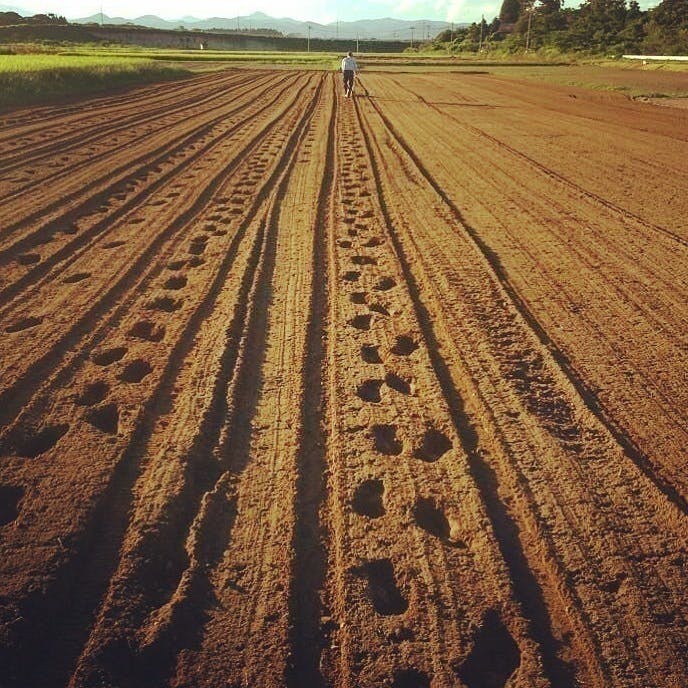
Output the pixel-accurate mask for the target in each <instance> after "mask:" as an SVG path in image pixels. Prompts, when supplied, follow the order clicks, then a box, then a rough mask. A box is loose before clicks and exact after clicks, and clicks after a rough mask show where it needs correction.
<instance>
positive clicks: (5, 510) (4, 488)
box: [0, 485, 24, 528]
mask: <svg viewBox="0 0 688 688" xmlns="http://www.w3.org/2000/svg"><path fill="white" fill-rule="evenodd" d="M23 496H24V488H23V487H15V486H14V485H0V528H1V527H2V526H6V525H9V524H10V523H12V521H16V520H17V517H18V516H19V504H20V502H21V500H22V497H23Z"/></svg>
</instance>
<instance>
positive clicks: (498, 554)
mask: <svg viewBox="0 0 688 688" xmlns="http://www.w3.org/2000/svg"><path fill="white" fill-rule="evenodd" d="M572 94H574V95H576V98H571V97H570V96H571V95H572ZM0 124H1V126H0V147H2V150H3V156H2V159H1V160H0V323H1V324H0V334H1V336H0V358H1V360H2V370H1V373H2V374H1V375H0V667H2V669H1V671H2V675H1V676H0V684H2V686H3V687H4V688H34V686H41V687H45V688H63V687H64V686H69V688H91V687H92V686H106V685H107V686H115V685H116V686H131V687H139V686H140V687H143V686H155V687H156V688H183V687H184V688H191V687H193V688H217V686H231V687H232V688H238V687H239V686H261V687H265V688H278V687H281V686H284V687H286V688H303V687H304V686H309V687H310V686H313V687H314V688H324V687H325V686H331V687H332V688H358V687H361V688H374V687H377V686H393V687H398V688H416V687H422V688H429V687H430V686H432V688H450V687H452V688H453V687H454V686H464V687H467V688H479V687H490V688H507V687H515V686H524V687H525V686H537V687H538V688H544V687H545V686H550V687H551V688H573V687H574V686H586V687H587V686H591V687H593V688H606V687H607V686H623V687H624V688H630V687H632V688H645V687H646V686H664V685H672V686H673V685H676V686H680V685H686V683H687V682H688V661H687V659H686V658H687V657H688V631H687V630H686V629H688V606H687V602H686V600H687V599H688V584H687V583H686V569H687V567H688V547H687V546H686V541H685V533H686V530H687V528H688V478H686V475H687V473H686V470H685V468H686V465H687V460H688V454H687V453H686V446H688V434H687V430H686V428H688V411H687V409H688V397H687V396H686V394H687V391H686V390H687V389H688V386H687V385H686V384H685V382H686V380H685V370H686V369H687V368H688V355H687V354H686V344H687V343H688V337H687V335H686V332H687V331H688V330H687V326H688V305H687V304H688V272H687V271H686V265H688V254H687V251H688V224H687V223H686V218H687V217H688V197H687V196H686V194H684V193H681V192H682V190H683V189H684V187H688V171H687V170H686V167H685V160H686V159H687V158H688V141H687V140H686V139H687V137H686V135H685V131H686V128H685V124H686V121H685V114H682V113H681V111H679V110H675V111H673V110H670V109H669V108H655V107H652V106H648V105H645V104H641V103H632V102H630V101H628V100H626V99H625V98H623V97H621V96H619V95H618V94H608V93H601V92H596V93H591V92H586V91H583V90H579V89H575V88H573V87H567V88H564V87H554V86H543V85H539V84H535V83H533V82H528V83H525V82H516V81H512V80H506V79H498V78H496V77H493V76H491V75H489V74H480V75H478V74H459V73H455V74H450V73H443V74H439V73H438V74H419V73H415V74H411V73H408V74H402V73H387V74H384V73H365V72H364V73H363V74H362V77H361V79H360V82H359V87H357V93H356V97H354V98H353V99H345V98H343V97H342V94H341V93H340V83H339V81H338V80H337V79H336V78H335V77H334V76H333V75H328V74H324V73H319V72H315V71H307V72H306V71H303V72H299V71H296V70H293V71H289V70H287V71H281V70H280V71H277V70H253V69H228V70H226V71H222V72H213V73H212V74H207V75H201V76H197V77H194V78H191V79H188V80H185V81H183V82H180V83H175V84H162V85H155V86H149V87H145V88H142V89H138V90H137V91H134V92H131V93H123V94H119V95H117V96H112V97H106V98H99V99H94V100H90V101H88V102H87V103H75V104H63V105H61V106H55V107H48V108H34V109H26V110H18V111H15V112H11V113H4V114H2V115H0ZM29 198H30V201H31V202H30V203H29V202H27V199H29Z"/></svg>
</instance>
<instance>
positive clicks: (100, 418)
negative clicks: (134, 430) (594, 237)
mask: <svg viewBox="0 0 688 688" xmlns="http://www.w3.org/2000/svg"><path fill="white" fill-rule="evenodd" d="M84 418H85V419H86V421H87V422H88V423H90V424H91V425H92V426H93V427H94V428H97V429H98V430H100V431H101V432H104V433H105V434H107V435H116V434H117V430H118V428H119V409H118V408H117V405H116V404H106V405H105V406H98V407H97V408H93V409H91V410H90V411H88V413H86V415H85V416H84Z"/></svg>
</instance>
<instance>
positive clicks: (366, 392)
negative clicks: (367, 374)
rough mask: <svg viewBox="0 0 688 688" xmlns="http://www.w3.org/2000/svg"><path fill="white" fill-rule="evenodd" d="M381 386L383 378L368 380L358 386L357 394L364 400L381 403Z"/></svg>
mask: <svg viewBox="0 0 688 688" xmlns="http://www.w3.org/2000/svg"><path fill="white" fill-rule="evenodd" d="M380 387H382V380H366V381H365V382H362V383H361V384H360V385H359V386H358V389H357V390H356V394H357V395H358V397H359V398H360V399H363V401H370V402H372V403H374V404H379V403H380V400H381V397H380Z"/></svg>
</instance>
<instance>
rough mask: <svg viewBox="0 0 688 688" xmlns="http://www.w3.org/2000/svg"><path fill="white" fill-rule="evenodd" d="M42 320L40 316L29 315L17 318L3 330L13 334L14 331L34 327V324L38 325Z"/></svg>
mask: <svg viewBox="0 0 688 688" xmlns="http://www.w3.org/2000/svg"><path fill="white" fill-rule="evenodd" d="M42 322H43V318H42V317H36V316H29V317H28V318H22V319H21V320H17V322H15V323H12V324H11V325H8V326H7V327H6V328H5V332H7V333H8V334H14V333H15V332H23V331H24V330H28V329H30V328H32V327H36V325H40V324H41V323H42Z"/></svg>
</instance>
